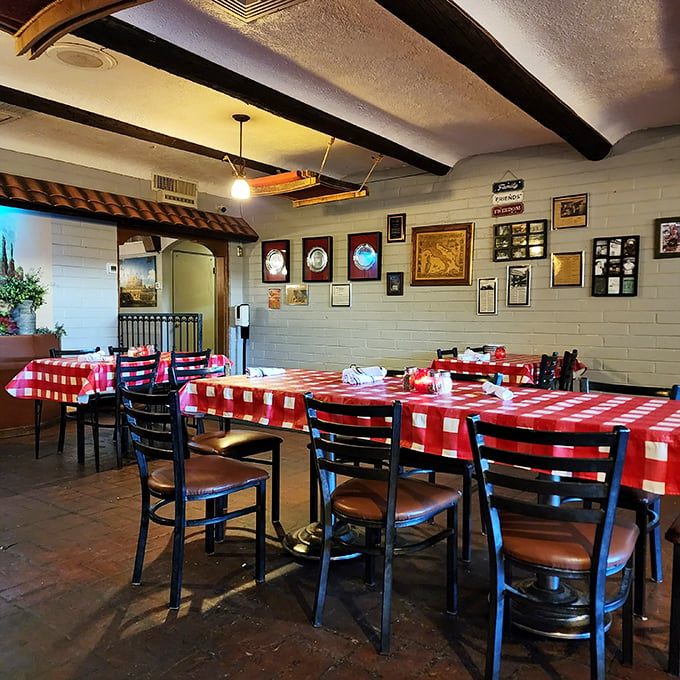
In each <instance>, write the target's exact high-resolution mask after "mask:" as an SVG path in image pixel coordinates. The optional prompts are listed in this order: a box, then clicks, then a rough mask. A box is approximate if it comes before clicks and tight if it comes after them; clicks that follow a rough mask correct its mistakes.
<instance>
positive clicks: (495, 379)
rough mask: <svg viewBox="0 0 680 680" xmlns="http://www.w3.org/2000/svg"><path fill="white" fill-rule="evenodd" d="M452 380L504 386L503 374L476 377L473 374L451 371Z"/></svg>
mask: <svg viewBox="0 0 680 680" xmlns="http://www.w3.org/2000/svg"><path fill="white" fill-rule="evenodd" d="M451 380H458V381H460V382H478V383H483V382H490V383H493V384H494V385H502V384H503V374H502V373H494V374H493V375H474V374H472V373H454V372H453V371H451Z"/></svg>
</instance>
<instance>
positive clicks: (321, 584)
mask: <svg viewBox="0 0 680 680" xmlns="http://www.w3.org/2000/svg"><path fill="white" fill-rule="evenodd" d="M324 514H325V515H326V520H327V521H325V522H324V523H323V535H322V539H321V541H322V542H321V556H320V558H319V572H318V575H317V581H316V597H315V601H314V617H313V619H312V625H313V626H314V627H315V628H318V627H319V626H320V625H321V623H322V620H323V608H324V604H325V603H326V590H327V588H328V571H329V568H330V564H331V542H332V536H333V522H332V517H331V513H330V510H328V512H325V513H324Z"/></svg>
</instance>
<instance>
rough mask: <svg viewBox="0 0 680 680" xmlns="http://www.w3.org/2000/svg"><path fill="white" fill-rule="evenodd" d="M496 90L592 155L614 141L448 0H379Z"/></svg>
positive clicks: (600, 154)
mask: <svg viewBox="0 0 680 680" xmlns="http://www.w3.org/2000/svg"><path fill="white" fill-rule="evenodd" d="M376 2H377V3H378V4H379V5H382V6H383V7H384V8H385V9H386V10H388V11H389V12H391V13H392V14H394V16H396V17H398V18H399V19H401V21H403V22H404V23H405V24H408V25H409V26H410V27H411V28H413V29H414V30H415V31H417V32H418V33H420V35H422V36H423V37H424V38H426V39H427V40H429V41H430V42H431V43H433V44H434V45H436V46H437V47H439V49H441V50H442V51H443V52H445V53H446V54H448V55H449V56H450V57H453V58H454V59H455V60H456V61H458V62H460V63H461V64H463V65H464V66H466V67H467V68H469V69H470V70H471V71H472V72H473V73H475V74H477V75H478V76H479V77H480V78H481V79H482V80H484V81H485V82H486V83H487V84H488V85H490V86H491V87H492V88H493V89H494V90H496V92H498V93H499V94H501V95H503V97H505V98H506V99H507V100H509V101H511V102H512V103H513V104H515V105H516V106H518V107H519V108H520V109H522V110H523V111H524V112H525V113H527V114H528V115H530V116H531V117H532V118H533V119H534V120H536V121H537V122H539V123H540V124H541V125H543V126H544V127H546V128H548V129H549V130H552V131H553V132H555V133H556V134H558V135H559V136H560V137H561V138H562V139H563V140H564V141H565V142H567V143H568V144H570V145H571V146H572V147H574V149H576V150H577V151H578V152H579V153H581V154H583V155H584V156H585V157H586V158H587V159H588V160H591V161H599V160H602V159H603V158H604V157H605V156H606V155H607V154H608V153H609V151H610V150H611V148H612V145H611V144H610V143H609V142H608V141H607V140H606V139H605V138H604V137H603V136H602V135H601V134H600V133H599V132H597V130H595V129H594V128H592V127H591V126H590V125H589V124H588V123H587V122H585V121H584V120H583V119H582V118H580V117H579V116H578V115H577V114H576V113H575V112H574V111H573V110H572V109H571V108H569V107H568V106H567V105H566V104H565V103H564V102H563V101H561V100H560V99H558V98H557V97H556V96H555V94H554V93H553V92H551V91H550V90H549V89H548V88H547V87H546V86H545V85H544V84H543V83H541V82H540V81H539V80H538V79H537V78H535V77H534V76H533V75H532V74H531V73H529V72H528V71H527V70H526V69H525V68H524V67H523V66H522V65H521V64H520V63H519V62H518V61H517V60H515V59H514V57H512V56H511V55H510V54H509V53H508V52H507V51H506V50H505V49H504V48H503V46H502V45H500V44H499V43H498V42H497V41H496V40H495V39H494V38H493V36H491V35H490V34H489V33H487V32H486V31H485V30H484V29H483V28H482V27H481V26H480V25H479V24H478V23H477V22H476V21H474V19H472V17H470V16H469V15H468V14H466V13H465V12H464V11H463V10H462V9H460V7H456V5H454V4H453V3H452V2H449V1H448V0H376Z"/></svg>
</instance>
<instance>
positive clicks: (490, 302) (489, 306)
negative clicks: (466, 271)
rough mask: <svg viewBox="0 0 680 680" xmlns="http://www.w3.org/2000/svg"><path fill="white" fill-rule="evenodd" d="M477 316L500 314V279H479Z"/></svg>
mask: <svg viewBox="0 0 680 680" xmlns="http://www.w3.org/2000/svg"><path fill="white" fill-rule="evenodd" d="M477 314H498V279H495V278H494V279H491V278H489V279H477Z"/></svg>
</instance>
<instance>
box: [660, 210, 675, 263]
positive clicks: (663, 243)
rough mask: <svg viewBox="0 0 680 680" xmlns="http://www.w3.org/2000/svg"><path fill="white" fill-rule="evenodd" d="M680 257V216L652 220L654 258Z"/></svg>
mask: <svg viewBox="0 0 680 680" xmlns="http://www.w3.org/2000/svg"><path fill="white" fill-rule="evenodd" d="M662 257H680V217H661V218H659V219H658V220H654V258H655V259H657V260H658V259H659V258H662Z"/></svg>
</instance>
